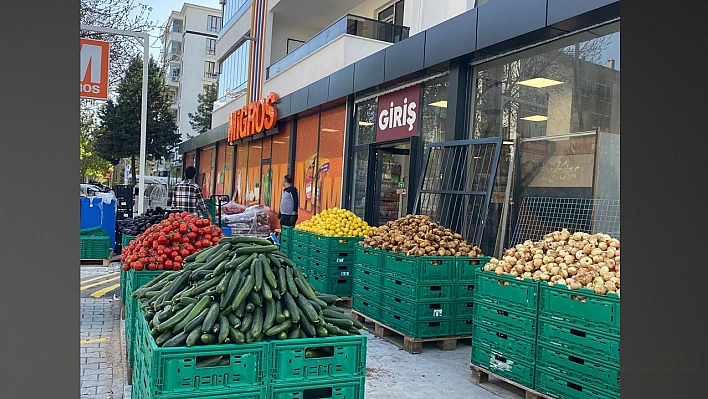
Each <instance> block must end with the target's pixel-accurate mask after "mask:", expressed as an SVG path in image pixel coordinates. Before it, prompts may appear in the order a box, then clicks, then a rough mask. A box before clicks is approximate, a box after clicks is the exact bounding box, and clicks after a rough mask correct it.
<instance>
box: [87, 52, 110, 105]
mask: <svg viewBox="0 0 708 399" xmlns="http://www.w3.org/2000/svg"><path fill="white" fill-rule="evenodd" d="M108 50H109V43H108V42H105V41H101V40H92V39H81V97H83V98H92V99H97V100H106V99H108Z"/></svg>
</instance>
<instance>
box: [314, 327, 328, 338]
mask: <svg viewBox="0 0 708 399" xmlns="http://www.w3.org/2000/svg"><path fill="white" fill-rule="evenodd" d="M315 331H316V332H317V336H318V337H328V336H329V333H328V332H327V329H326V328H324V327H322V326H317V327H315Z"/></svg>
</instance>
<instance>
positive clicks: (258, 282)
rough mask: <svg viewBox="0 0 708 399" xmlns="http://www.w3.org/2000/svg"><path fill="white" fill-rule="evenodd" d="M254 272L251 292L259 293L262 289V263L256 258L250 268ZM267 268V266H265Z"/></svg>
mask: <svg viewBox="0 0 708 399" xmlns="http://www.w3.org/2000/svg"><path fill="white" fill-rule="evenodd" d="M251 267H253V269H254V270H255V278H256V279H255V282H254V283H253V284H254V287H253V291H255V292H259V291H260V290H261V288H262V287H263V262H261V260H260V259H258V258H256V259H255V260H254V261H253V265H252V266H251ZM266 267H267V266H266Z"/></svg>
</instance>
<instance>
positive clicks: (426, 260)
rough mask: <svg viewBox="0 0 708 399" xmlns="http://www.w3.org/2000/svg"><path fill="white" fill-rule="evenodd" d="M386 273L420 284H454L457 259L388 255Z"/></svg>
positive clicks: (385, 265)
mask: <svg viewBox="0 0 708 399" xmlns="http://www.w3.org/2000/svg"><path fill="white" fill-rule="evenodd" d="M384 273H386V274H388V275H390V276H393V277H398V278H403V279H406V280H412V281H418V282H452V281H454V279H455V257H454V256H405V255H400V254H393V253H387V254H386V255H385V257H384Z"/></svg>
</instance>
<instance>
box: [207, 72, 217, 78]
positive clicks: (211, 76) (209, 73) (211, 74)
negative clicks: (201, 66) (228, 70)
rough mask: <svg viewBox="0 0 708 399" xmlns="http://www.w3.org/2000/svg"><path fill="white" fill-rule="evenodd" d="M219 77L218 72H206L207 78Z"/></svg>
mask: <svg viewBox="0 0 708 399" xmlns="http://www.w3.org/2000/svg"><path fill="white" fill-rule="evenodd" d="M218 77H219V75H217V74H216V72H204V78H205V79H216V78H218Z"/></svg>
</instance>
